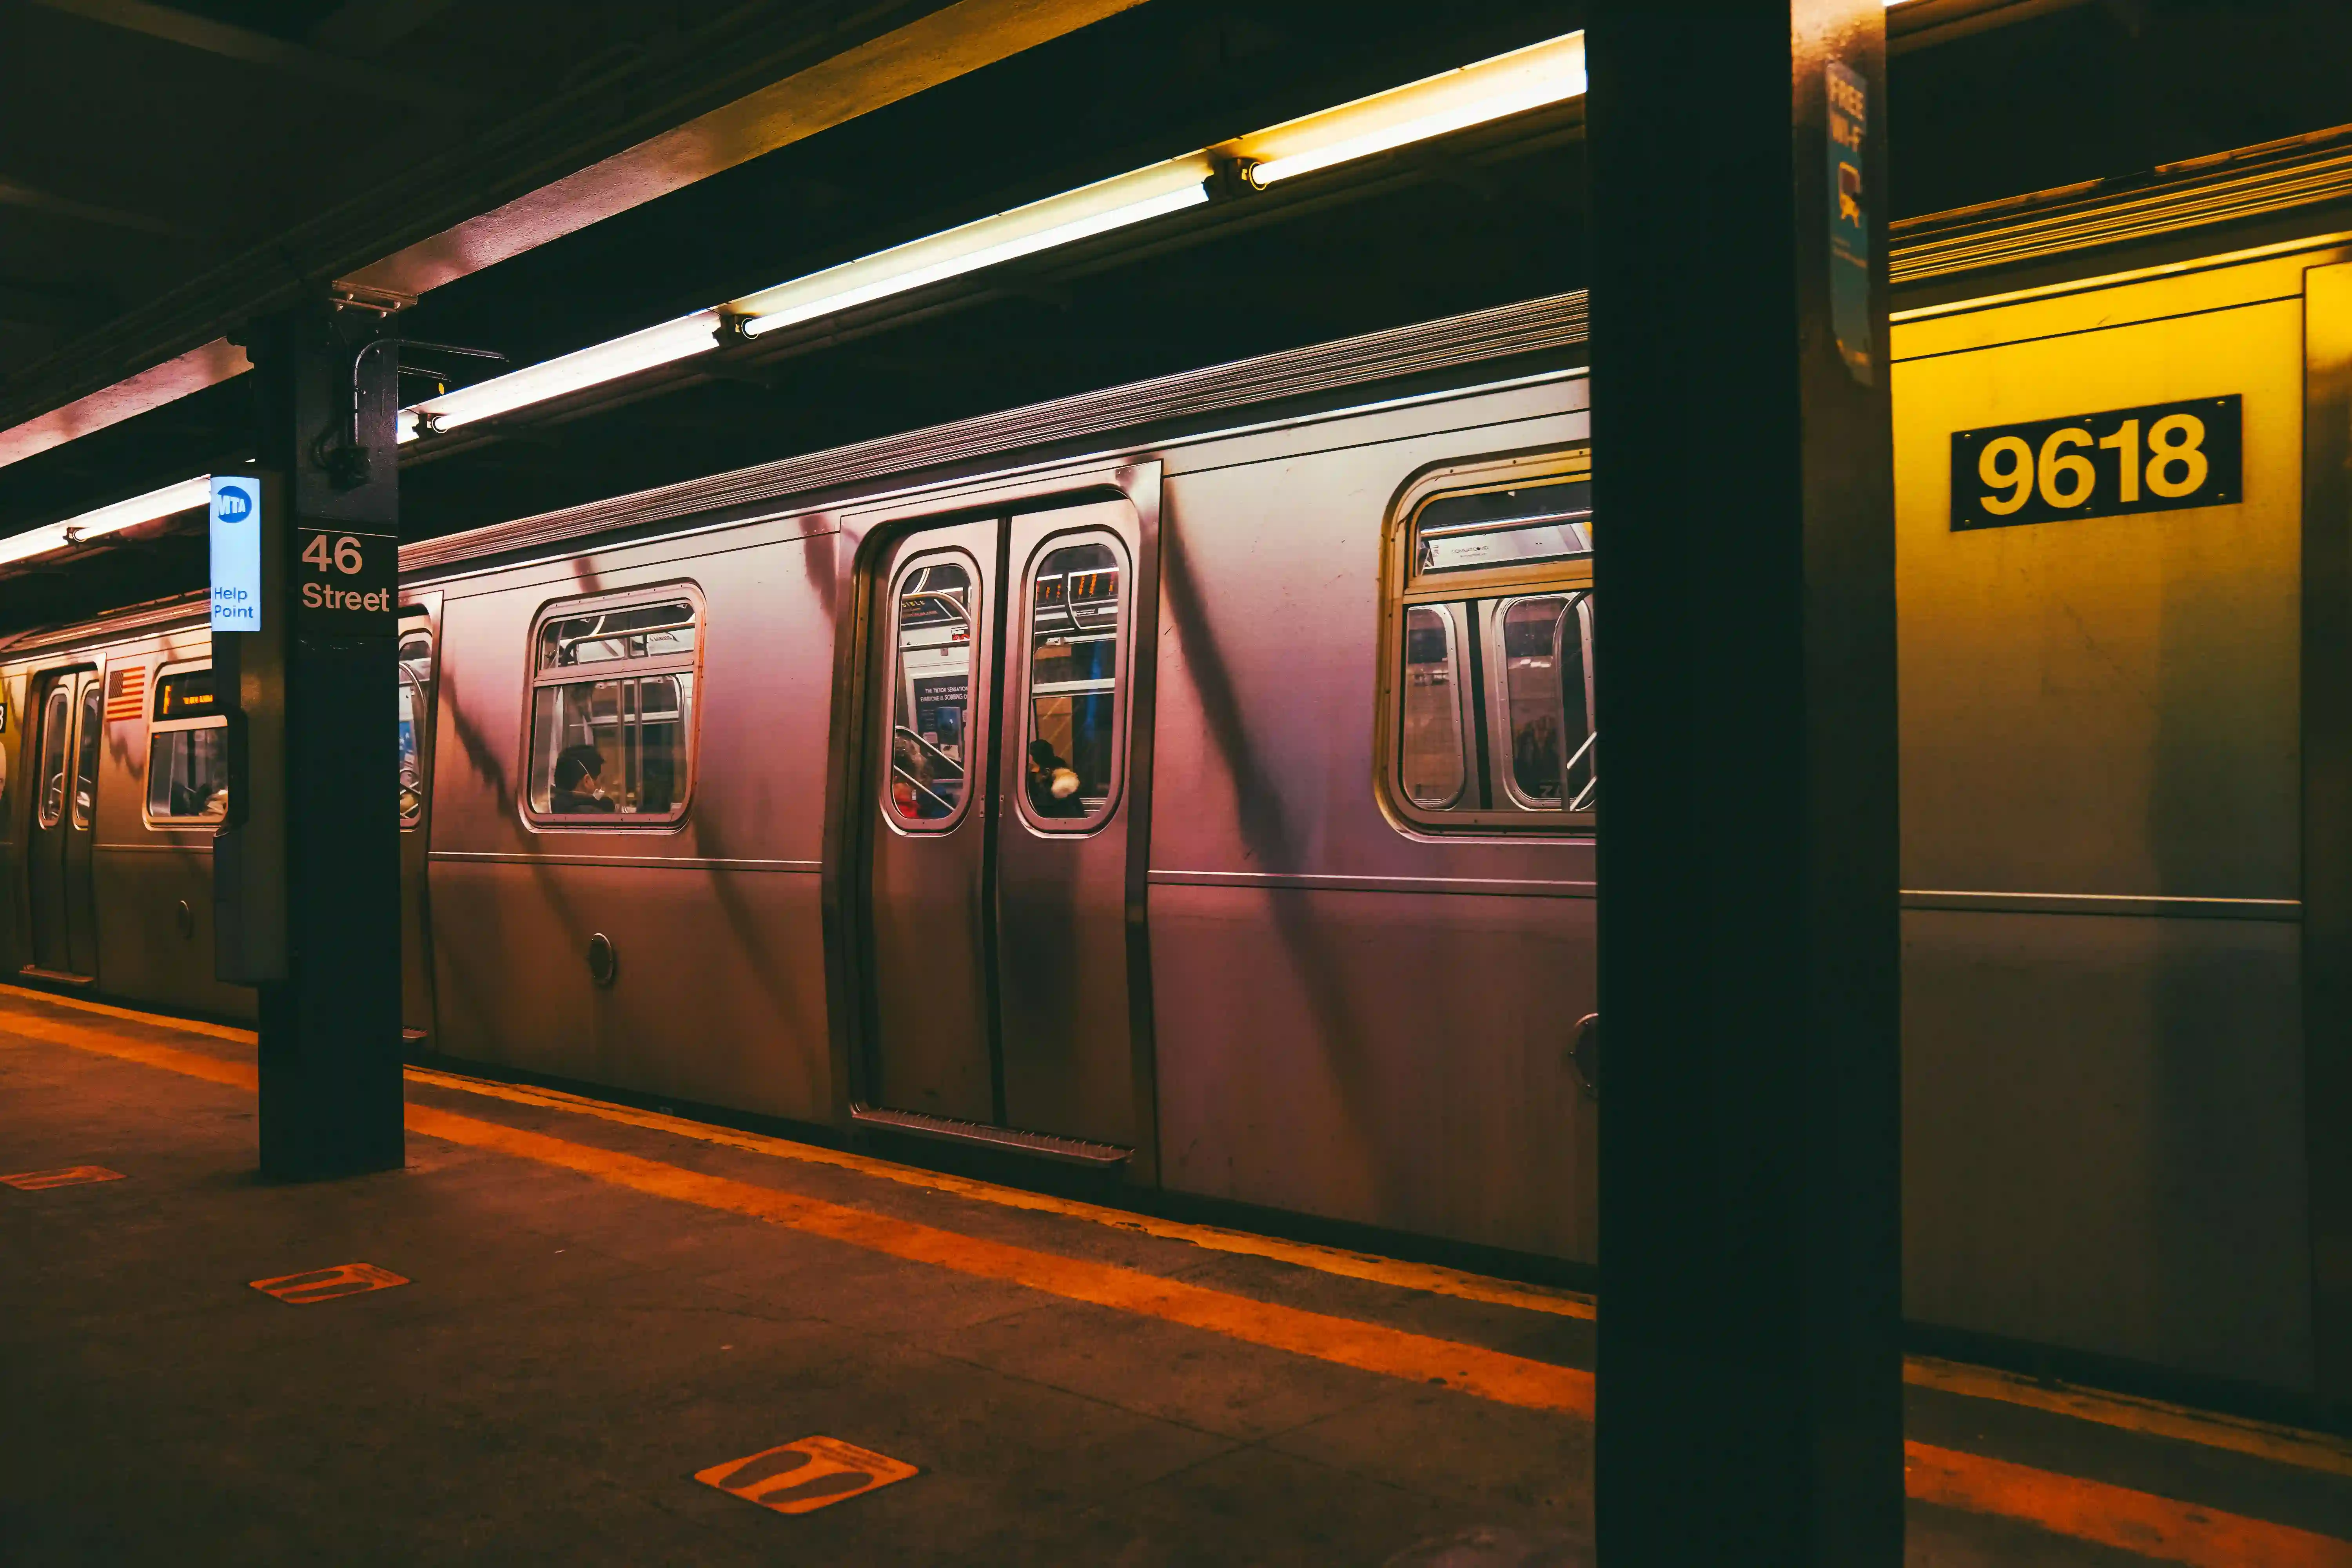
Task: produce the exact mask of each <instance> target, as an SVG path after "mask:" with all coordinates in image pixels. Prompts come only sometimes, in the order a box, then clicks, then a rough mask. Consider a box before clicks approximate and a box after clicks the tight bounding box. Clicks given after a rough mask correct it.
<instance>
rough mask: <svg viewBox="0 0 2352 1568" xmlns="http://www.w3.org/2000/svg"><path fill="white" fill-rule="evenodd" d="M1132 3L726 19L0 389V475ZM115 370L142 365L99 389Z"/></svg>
mask: <svg viewBox="0 0 2352 1568" xmlns="http://www.w3.org/2000/svg"><path fill="white" fill-rule="evenodd" d="M42 3H44V4H47V3H50V0H42ZM72 3H73V4H74V5H81V4H98V3H100V0H72ZM107 3H110V4H111V3H121V0H107ZM1141 3H1142V0H953V3H951V4H947V5H940V4H938V3H937V0H898V4H895V5H890V4H886V5H871V4H868V5H857V6H856V7H854V8H853V7H852V6H849V5H843V6H842V7H840V9H839V10H838V11H836V12H835V15H836V16H841V17H843V18H844V19H842V20H839V21H837V22H836V23H835V25H834V26H833V27H832V28H831V29H830V30H829V31H824V32H821V33H818V34H817V36H815V37H811V36H810V30H809V26H808V24H807V22H806V21H805V20H804V19H802V18H797V17H795V18H791V19H788V20H786V21H783V22H779V21H777V20H776V19H775V17H774V16H773V14H772V13H769V12H764V11H762V9H761V8H760V7H755V6H746V7H740V8H739V9H738V10H736V11H735V12H732V13H730V16H729V18H728V20H727V21H725V22H723V23H719V24H714V25H713V26H711V27H710V28H706V29H704V30H703V31H702V32H700V33H698V34H697V35H695V36H694V37H691V38H690V39H689V40H688V42H689V43H690V44H691V45H692V46H693V47H687V48H681V49H679V50H677V51H675V52H672V53H668V54H666V55H665V56H664V57H662V58H660V59H658V60H648V61H640V62H637V63H635V64H633V65H630V66H625V67H618V68H615V72H614V74H608V75H602V76H599V77H597V78H596V79H593V80H592V81H588V82H585V83H583V84H580V85H579V86H577V87H575V88H574V89H572V90H571V91H569V92H567V93H566V94H565V95H564V96H563V97H562V98H561V99H559V100H554V101H552V102H550V103H547V104H543V105H540V106H536V107H535V108H533V109H530V110H526V111H524V112H523V113H521V114H520V115H518V116H517V117H516V118H515V119H514V120H512V121H509V122H507V123H505V124H502V125H498V126H494V127H490V128H488V129H487V130H486V131H485V132H483V133H482V134H480V135H478V136H474V137H470V138H468V139H467V141H466V142H464V143H463V144H461V145H459V146H457V147H455V148H453V149H451V150H450V151H449V152H447V153H442V154H439V155H436V156H435V157H431V158H427V159H425V160H422V161H420V162H417V163H409V164H404V165H402V166H401V167H400V168H399V169H398V171H397V172H396V173H394V174H393V175H392V176H391V177H390V178H389V179H388V180H387V181H386V182H385V183H384V184H383V185H382V186H379V187H377V188H374V189H372V190H369V191H365V192H362V193H360V194H358V195H354V196H353V197H352V198H351V199H350V200H348V201H346V202H344V203H342V204H341V205H338V206H335V207H333V208H331V209H329V210H327V211H325V212H323V213H320V215H319V216H316V217H314V218H312V219H310V220H309V221H308V222H306V223H304V224H302V225H300V226H297V227H296V228H294V229H292V230H290V231H289V232H287V233H285V234H282V235H278V236H275V237H271V239H270V240H269V241H268V244H266V245H264V246H262V247H257V248H256V249H254V250H251V251H248V252H247V253H246V254H244V255H242V256H238V257H236V258H233V259H231V260H229V261H227V262H225V263H224V264H222V265H221V266H219V267H216V268H213V269H211V270H210V271H208V272H206V273H205V274H203V275H201V276H199V277H197V278H195V279H191V280H190V281H189V282H187V283H186V284H184V285H182V286H181V287H180V288H179V289H174V290H173V291H172V292H171V293H169V294H166V295H164V296H162V297H161V298H158V299H155V300H150V301H148V302H147V303H145V304H144V305H142V306H140V307H138V308H135V309H133V310H130V311H127V312H125V313H124V314H122V315H121V316H118V317H116V318H114V319H113V320H111V321H108V322H106V323H105V324H104V325H102V326H100V327H99V328H97V329H96V330H94V331H89V332H87V333H85V334H83V335H81V336H79V337H78V338H76V339H74V340H73V341H71V342H68V343H67V344H65V345H64V346H63V347H61V348H60V349H58V351H57V352H56V353H52V354H50V355H49V356H48V357H47V359H46V360H44V361H42V362H41V363H37V364H35V365H32V366H29V367H27V368H26V371H25V372H24V373H23V374H20V375H18V376H16V377H14V378H12V379H11V380H10V382H9V383H8V384H6V385H5V389H0V466H5V465H6V464H9V463H14V462H19V461H22V460H23V459H24V458H29V457H32V456H34V455H35V454H37V453H39V452H44V451H47V450H48V449H49V448H50V447H55V446H58V444H60V443H61V442H64V441H69V440H72V439H74V438H75V437H79V436H83V435H87V434H89V432H91V431H93V430H99V429H103V428H104V427H106V426H109V425H112V424H115V423H118V422H119V421H121V420H123V419H128V418H131V417H133V416H136V415H139V414H143V413H146V412H148V411H149V410H151V409H153V408H157V407H160V406H162V405H163V404H166V403H169V402H171V401H173V399H175V398H179V397H184V396H186V395H189V394H191V393H194V392H199V391H202V390H203V389H204V388H205V387H206V386H209V385H211V384H214V383H215V382H216V381H221V380H226V378H227V377H229V376H231V375H236V374H242V373H243V372H244V371H245V370H246V369H247V368H248V367H247V361H246V358H245V354H244V352H243V351H242V350H239V349H236V348H234V347H232V346H231V345H230V344H229V343H228V342H226V340H225V339H224V338H223V337H222V335H221V334H223V333H224V332H226V331H230V330H232V329H233V328H234V326H235V325H236V323H238V322H240V321H247V320H250V319H251V318H253V317H255V316H257V315H260V314H263V313H265V312H267V311H269V310H277V309H280V308H283V307H284V306H285V305H287V304H289V303H290V302H291V301H293V300H296V299H298V298H300V297H303V296H304V295H305V294H306V293H308V292H310V291H314V290H320V289H324V288H325V287H326V285H327V284H328V283H330V282H331V281H335V280H339V279H349V280H351V281H354V282H365V283H374V284H382V285H383V286H386V287H389V288H392V289H397V290H399V291H401V292H404V293H411V294H421V293H423V292H425V290H427V289H432V288H434V287H436V286H437V285H439V284H442V283H446V282H449V281H451V280H452V279H457V278H463V277H465V276H467V275H468V274H469V273H472V272H476V271H478V270H480V269H481V268H485V267H488V266H490V265H492V264H493V263H495V262H499V261H503V260H505V259H507V258H509V257H511V256H516V255H520V253H522V252H523V251H526V250H529V249H530V248H532V247H536V246H540V245H544V244H546V243H548V242H549V241H551V240H554V239H560V238H562V237H563V236H565V235H567V234H571V233H572V232H574V231H575V230H578V229H581V228H584V227H586V226H588V225H590V224H593V223H596V222H598V221H600V220H602V219H604V218H606V217H610V216H613V215H614V214H615V213H619V212H625V211H626V210H628V209H629V208H631V207H634V206H636V205H640V204H642V203H645V202H649V201H652V200H654V199H655V198H656V197H657V196H662V195H667V194H668V193H669V192H671V191H674V190H677V189H679V188H681V187H683V186H686V185H688V184H693V183H694V182H695V181H697V180H700V179H705V178H708V177H709V176H710V175H712V174H719V173H722V172H724V171H725V170H728V169H730V168H733V167H735V166H736V165H737V164H739V163H748V162H749V161H750V160H751V159H753V158H756V157H759V156H761V154H762V153H769V152H772V151H774V150H775V149H776V148H778V147H782V146H786V145H788V144H790V143H792V142H799V141H802V140H803V139H804V138H807V137H810V136H813V135H815V134H816V133H817V132H820V131H824V130H827V129H829V128H831V127H833V126H835V125H839V124H842V123H844V122H845V121H850V120H854V119H856V117H858V116H859V115H862V114H867V113H871V112H872V111H874V110H877V109H882V108H884V107H887V105H889V104H892V103H896V102H898V101H899V100H902V99H906V98H909V97H911V96H913V95H914V94H916V93H919V92H921V91H923V90H924V89H927V88H930V87H935V86H938V85H939V84H940V83H941V82H945V81H950V80H953V79H956V78H958V77H961V76H964V75H967V74H969V73H970V72H972V71H975V70H979V69H981V68H983V67H986V66H989V65H993V64H994V63H996V62H997V61H999V60H1001V59H1004V58H1009V57H1010V56H1013V55H1015V54H1018V53H1020V52H1022V51H1023V50H1025V49H1028V48H1032V47H1035V46H1037V45H1039V44H1043V43H1045V42H1047V41H1049V40H1051V39H1054V38H1056V37H1062V36H1064V35H1065V34H1068V33H1074V32H1076V31H1077V30H1078V29H1079V28H1081V27H1084V26H1089V25H1090V24H1092V23H1095V22H1098V21H1100V20H1102V19H1103V18H1105V17H1107V16H1115V15H1117V14H1118V13H1119V12H1121V11H1125V10H1129V9H1130V8H1132V7H1133V6H1135V5H1139V4H1141ZM796 28H797V30H795V29H796ZM728 29H732V30H731V31H730V30H728ZM400 279H408V280H409V281H407V282H401V281H399V280H400ZM165 356H173V357H170V358H165ZM158 359H163V361H164V363H161V364H158V363H155V362H156V361H157V360H158ZM126 365H145V366H151V367H152V368H149V369H142V370H141V371H140V372H139V373H137V374H133V375H131V376H130V377H129V378H127V379H118V378H121V376H122V370H123V367H124V366H126Z"/></svg>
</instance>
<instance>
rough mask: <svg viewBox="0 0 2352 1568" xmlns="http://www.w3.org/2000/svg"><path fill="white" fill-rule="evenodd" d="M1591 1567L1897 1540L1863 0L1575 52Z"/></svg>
mask: <svg viewBox="0 0 2352 1568" xmlns="http://www.w3.org/2000/svg"><path fill="white" fill-rule="evenodd" d="M1588 51H1589V52H1588V61H1589V67H1590V70H1591V95H1590V97H1589V100H1588V116H1589V118H1588V126H1589V136H1590V145H1589V156H1590V159H1591V206H1592V215H1591V216H1592V224H1591V231H1592V234H1593V237H1594V238H1593V247H1594V256H1593V262H1594V267H1593V285H1592V311H1593V323H1594V331H1593V347H1592V431H1593V481H1594V491H1595V513H1596V519H1597V521H1598V525H1599V526H1598V529H1597V538H1596V545H1597V550H1598V556H1597V563H1596V583H1597V586H1598V588H1599V590H1600V593H1601V598H1602V599H1603V601H1604V602H1605V604H1606V616H1607V623H1608V634H1607V642H1606V644H1605V645H1604V646H1605V647H1606V650H1607V651H1606V653H1605V654H1604V655H1603V657H1602V658H1601V661H1600V663H1599V668H1598V672H1597V673H1598V675H1599V678H1600V680H1601V689H1600V699H1599V705H1600V717H1601V727H1602V729H1603V730H1604V731H1605V732H1606V734H1607V737H1608V740H1607V753H1608V784H1607V786H1606V789H1607V793H1606V795H1605V796H1604V798H1603V800H1602V802H1601V816H1600V854H1601V862H1600V864H1601V869H1600V877H1601V909H1600V919H1601V1019H1602V1027H1603V1029H1604V1031H1605V1051H1606V1058H1605V1067H1604V1071H1605V1075H1606V1077H1605V1081H1604V1084H1603V1087H1602V1100H1601V1321H1600V1360H1599V1366H1600V1417H1599V1419H1600V1430H1599V1435H1598V1445H1599V1452H1598V1460H1597V1481H1596V1489H1597V1497H1596V1506H1597V1525H1598V1539H1599V1545H1600V1552H1601V1561H1602V1563H1604V1564H1605V1565H1606V1568H1665V1565H1670V1564H1705V1565H1706V1568H1721V1565H1723V1564H1729V1563H1742V1564H1748V1563H1752V1564H1758V1565H1759V1568H1761V1565H1765V1564H1772V1565H1776V1568H1777V1565H1781V1564H1799V1563H1803V1564H1827V1563H1839V1564H1846V1563H1857V1564H1858V1563H1870V1564H1877V1565H1883V1568H1895V1564H1896V1563H1899V1562H1900V1561H1901V1559H1902V1546H1903V1451H1902V1423H1901V1414H1902V1411H1901V1397H1900V1396H1901V1387H1902V1384H1901V1359H1900V1347H1899V1341H1898V1331H1899V1323H1900V1309H1901V1295H1900V1248H1899V1239H1900V1238H1899V1218H1900V1209H1899V1195H1900V1194H1899V1182H1900V1175H1901V1172H1900V1163H1899V1123H1898V1118H1899V1110H1900V1105H1899V1087H1900V1068H1899V1056H1898V1005H1899V979H1898V963H1899V957H1900V953H1899V942H1898V932H1897V928H1896V901H1895V900H1896V877H1897V868H1896V858H1895V851H1896V840H1895V825H1896V823H1895V811H1896V803H1895V594H1894V565H1895V536H1894V482H1893V461H1892V456H1891V442H1890V429H1889V421H1888V401H1887V386H1886V382H1887V369H1886V363H1885V350H1886V302H1885V265H1884V260H1883V258H1884V255H1885V249H1884V245H1885V216H1884V212H1885V189H1886V184H1885V156H1884V153H1883V148H1884V144H1885V124H1886V112H1885V68H1884V66H1885V58H1884V57H1885V25H1884V22H1883V19H1882V13H1881V6H1880V4H1879V0H1780V3H1777V4H1775V3H1770V0H1741V3H1739V4H1732V3H1729V0H1718V3H1716V4H1697V3H1693V0H1679V3H1677V0H1598V3H1597V4H1596V5H1594V7H1593V12H1592V21H1591V31H1590V35H1589V37H1588Z"/></svg>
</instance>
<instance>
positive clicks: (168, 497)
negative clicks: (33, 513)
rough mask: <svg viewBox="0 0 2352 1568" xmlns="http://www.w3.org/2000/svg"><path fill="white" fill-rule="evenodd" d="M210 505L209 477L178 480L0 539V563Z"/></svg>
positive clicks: (23, 559)
mask: <svg viewBox="0 0 2352 1568" xmlns="http://www.w3.org/2000/svg"><path fill="white" fill-rule="evenodd" d="M211 504H212V479H211V476H209V475H205V476H201V477H199V478H196V479H182V480H181V481H180V482H179V483H178V484H175V485H165V486H164V487H163V489H160V490H149V491H148V492H147V493H146V494H145V495H143V496H132V497H131V499H130V500H119V501H116V502H115V503H114V504H113V505H112V506H102V507H100V508H99V509H98V510H96V511H86V512H83V513H82V514H81V515H80V516H79V517H69V518H68V519H66V520H65V521H63V522H50V523H44V524H42V525H41V526H40V527H38V528H35V529H28V530H26V531H25V532H23V533H19V534H15V535H12V536H11V537H9V538H6V539H0V564H5V563H8V562H12V561H26V560H30V559H31V558H32V557H34V556H36V555H47V554H48V553H49V552H51V551H55V550H64V549H67V548H68V547H70V546H72V545H75V544H80V543H86V542H89V541H90V540H93V539H97V538H99V537H100V536H101V535H104V534H109V533H119V532H121V531H122V530H124V529H126V528H135V527H137V526H138V525H139V524H141V523H142V522H154V521H158V520H159V519H162V518H166V517H169V516H171V515H172V514H173V512H178V511H201V510H204V509H205V508H206V507H208V506H210V505H211Z"/></svg>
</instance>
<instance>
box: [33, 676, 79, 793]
mask: <svg viewBox="0 0 2352 1568" xmlns="http://www.w3.org/2000/svg"><path fill="white" fill-rule="evenodd" d="M72 733H73V682H72V681H71V680H70V679H68V680H60V681H58V683H57V684H56V685H54V686H52V687H50V688H49V692H48V695H47V697H44V698H43V699H42V700H41V799H40V821H41V826H43V827H55V826H57V825H58V823H59V822H62V821H63V820H65V815H66V746H67V744H68V739H69V737H70V736H71V735H72Z"/></svg>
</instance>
